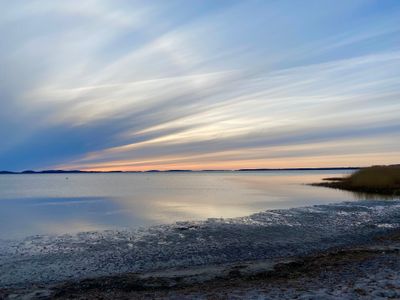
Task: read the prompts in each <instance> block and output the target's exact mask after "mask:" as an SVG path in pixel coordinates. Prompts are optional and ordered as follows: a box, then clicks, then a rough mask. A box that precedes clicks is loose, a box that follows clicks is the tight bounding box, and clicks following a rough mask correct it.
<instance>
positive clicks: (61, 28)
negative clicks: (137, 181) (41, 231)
mask: <svg viewBox="0 0 400 300" xmlns="http://www.w3.org/2000/svg"><path fill="white" fill-rule="evenodd" d="M399 20H400V1H397V0H375V1H371V0H351V1H349V0H339V1H327V0H322V1H321V0H315V1H311V0H304V1H296V0H295V1H292V0H290V1H286V0H279V1H276V0H260V1H252V0H246V1H244V0H242V1H236V0H229V1H228V0H218V1H214V0H204V1H186V0H182V1H176V0H168V1H164V0H160V1H157V0H152V1H143V0H142V1H122V0H87V1H85V0H81V1H69V0H68V1H67V0H66V1H62V0H60V1H53V0H40V1H35V0H31V1H22V0H14V1H8V0H0V34H1V42H0V170H13V171H20V170H25V169H34V170H41V169H81V170H103V171H109V170H150V169H160V170H165V169H195V170H197V169H238V168H287V167H333V166H368V165H372V164H392V163H400V21H399Z"/></svg>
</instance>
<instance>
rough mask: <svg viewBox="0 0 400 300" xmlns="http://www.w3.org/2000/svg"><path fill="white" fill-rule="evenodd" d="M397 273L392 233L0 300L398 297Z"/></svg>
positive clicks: (1, 294)
mask: <svg viewBox="0 0 400 300" xmlns="http://www.w3.org/2000/svg"><path fill="white" fill-rule="evenodd" d="M399 268H400V229H392V230H390V231H388V232H387V233H385V234H382V235H380V236H376V237H375V238H374V239H373V240H371V242H370V243H369V244H368V245H360V246H357V247H350V248H346V247H344V248H343V247H342V248H341V247H339V248H334V249H329V250H327V251H322V252H320V253H315V254H312V255H308V256H302V257H293V258H286V259H284V260H281V261H276V262H275V263H273V264H271V262H269V261H268V260H267V261H266V260H261V261H253V262H241V263H236V264H228V265H219V266H218V265H215V266H203V267H200V268H198V269H187V268H185V269H176V270H167V271H161V272H152V273H148V274H137V273H124V274H120V275H115V276H105V277H98V278H88V279H83V280H79V281H66V282H62V283H58V284H50V285H47V286H46V285H34V286H31V287H29V288H25V289H17V288H15V289H12V288H10V289H3V290H1V289H0V298H2V299H3V298H5V299H15V298H23V297H27V298H29V299H91V298H102V299H116V298H122V299H127V298H135V299H167V298H168V299H193V298H195V299H196V298H199V299H202V298H204V297H215V299H227V298H231V297H245V298H249V299H252V298H254V299H257V297H260V296H263V297H268V298H270V299H290V298H294V297H300V296H308V297H327V298H328V297H333V296H336V297H339V298H340V297H346V296H347V297H351V296H352V297H359V298H363V297H364V298H365V299H369V298H368V296H370V297H372V295H375V297H378V296H379V295H381V296H382V297H390V296H393V297H399V296H400V272H398V271H399ZM339 298H338V299H339ZM332 299H335V298H332Z"/></svg>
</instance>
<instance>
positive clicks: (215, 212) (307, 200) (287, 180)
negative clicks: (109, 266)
mask: <svg viewBox="0 0 400 300" xmlns="http://www.w3.org/2000/svg"><path fill="white" fill-rule="evenodd" d="M345 173H349V172H347V171H341V172H337V171H306V172H303V171H291V172H288V171H285V172H283V171H282V172H248V173H244V172H240V173H238V172H210V173H205V172H193V173H141V174H140V173H139V174H68V175H65V174H64V175H63V174H51V175H47V174H43V175H0V239H14V238H22V237H26V236H30V235H36V234H64V233H76V232H81V231H92V230H103V229H118V228H134V227H138V226H148V225H153V224H160V223H172V222H175V221H184V220H204V219H207V218H220V217H222V218H227V217H239V216H246V215H249V214H252V213H255V212H260V211H263V210H268V209H277V208H291V207H299V206H308V205H314V204H324V203H334V202H341V201H351V200H354V199H356V198H355V196H353V195H352V194H351V193H348V192H342V191H337V190H332V189H327V188H322V187H311V186H307V185H304V183H311V182H318V181H320V180H321V179H322V178H324V177H329V176H338V175H342V174H345ZM67 178H68V179H67Z"/></svg>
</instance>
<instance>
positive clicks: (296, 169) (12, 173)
mask: <svg viewBox="0 0 400 300" xmlns="http://www.w3.org/2000/svg"><path fill="white" fill-rule="evenodd" d="M361 168H362V167H331V168H329V167H328V168H256V169H237V170H144V171H81V170H42V171H33V170H26V171H21V172H14V171H0V175H26V174H110V173H111V174H113V173H118V174H121V173H122V174H125V173H185V172H271V171H272V172H274V171H335V170H338V171H340V170H359V169H361Z"/></svg>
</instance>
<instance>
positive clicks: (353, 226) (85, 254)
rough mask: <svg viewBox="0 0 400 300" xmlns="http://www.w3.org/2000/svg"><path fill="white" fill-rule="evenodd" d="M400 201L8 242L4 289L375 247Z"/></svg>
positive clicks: (1, 271) (2, 252)
mask: <svg viewBox="0 0 400 300" xmlns="http://www.w3.org/2000/svg"><path fill="white" fill-rule="evenodd" d="M399 223H400V201H398V200H396V201H365V200H364V201H357V202H346V203H339V204H331V205H316V206H312V207H304V208H293V209H286V210H272V211H266V212H261V213H257V214H253V215H251V216H247V217H242V218H233V219H212V220H207V221H202V222H180V223H176V224H174V225H162V226H154V227H150V228H145V229H140V230H134V231H104V232H86V233H80V234H77V235H64V236H53V237H48V236H36V237H31V238H27V239H24V240H22V241H14V242H11V241H9V242H4V241H3V242H2V243H1V245H2V246H1V248H0V287H2V288H20V287H26V286H30V285H32V284H55V283H58V282H65V281H71V280H72V281H76V280H82V279H85V278H95V277H99V276H111V275H118V274H124V273H136V274H146V273H150V272H157V271H163V270H164V271H165V270H174V269H185V268H195V267H196V266H197V267H202V266H210V265H224V264H235V263H240V262H247V261H259V260H263V261H267V262H274V261H276V260H280V259H285V258H290V257H297V256H304V255H312V254H314V253H318V252H321V251H326V250H328V249H333V248H346V247H347V248H349V247H354V246H360V245H367V244H369V243H370V242H371V240H372V238H373V237H375V236H378V235H382V234H385V233H387V232H389V231H391V230H393V229H396V228H399V227H400V224H399Z"/></svg>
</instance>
